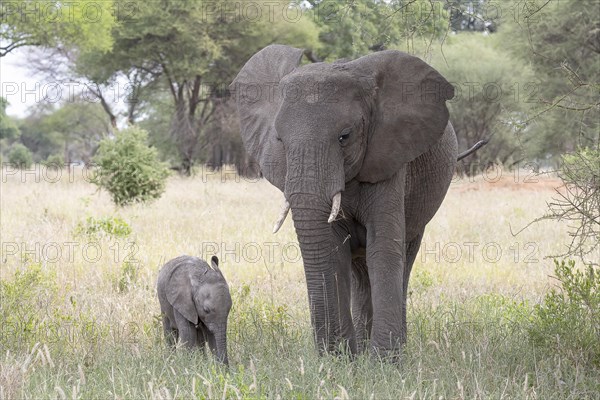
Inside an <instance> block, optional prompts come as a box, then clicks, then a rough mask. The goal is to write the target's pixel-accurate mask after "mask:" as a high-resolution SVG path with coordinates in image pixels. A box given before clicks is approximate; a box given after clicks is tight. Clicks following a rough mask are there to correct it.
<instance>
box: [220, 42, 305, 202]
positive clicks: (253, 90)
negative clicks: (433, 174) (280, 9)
mask: <svg viewBox="0 0 600 400" xmlns="http://www.w3.org/2000/svg"><path fill="white" fill-rule="evenodd" d="M302 55H303V50H302V49H296V48H294V47H289V46H283V45H278V44H273V45H270V46H267V47H265V48H264V49H262V50H261V51H259V52H258V53H256V54H255V55H253V56H252V58H250V60H248V62H247V63H246V65H244V67H243V68H242V69H241V71H240V72H239V74H238V75H237V77H236V78H235V79H234V80H233V82H232V83H231V85H230V86H229V90H230V91H231V92H232V94H233V96H234V97H235V99H236V103H237V108H238V113H239V115H240V128H241V132H242V140H243V142H244V146H245V147H246V150H247V151H248V153H249V154H250V156H252V158H254V160H256V161H257V162H258V163H259V165H260V169H261V171H262V173H263V175H264V177H265V178H267V180H268V181H269V182H271V183H272V184H273V185H275V186H277V187H278V188H279V189H280V190H281V191H283V189H284V185H285V175H286V168H287V165H286V159H285V153H284V148H283V144H282V143H281V142H280V141H279V140H277V134H276V132H275V126H274V122H275V117H276V116H277V113H278V111H279V107H280V105H281V100H282V93H281V92H282V90H281V88H280V87H279V82H280V81H281V79H282V78H283V77H284V76H286V75H287V74H289V73H290V72H291V71H293V70H294V69H295V68H296V67H297V66H298V65H299V64H300V59H301V58H302Z"/></svg>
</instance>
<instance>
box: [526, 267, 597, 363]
mask: <svg viewBox="0 0 600 400" xmlns="http://www.w3.org/2000/svg"><path fill="white" fill-rule="evenodd" d="M554 264H555V268H554V272H555V274H556V279H558V281H559V282H560V288H558V289H552V290H550V292H549V293H548V294H546V297H545V298H544V301H543V302H542V303H541V304H538V305H536V307H535V309H534V318H533V321H532V325H531V327H530V329H529V335H530V337H531V339H532V341H533V342H534V343H535V344H537V345H539V346H543V347H547V348H549V349H551V351H553V352H559V353H561V355H565V356H574V357H577V358H579V357H583V358H584V359H587V360H589V361H591V362H593V363H595V364H598V365H600V271H598V270H597V269H594V267H593V266H587V267H586V269H584V270H579V269H576V268H575V262H574V261H572V260H569V261H568V262H565V261H561V262H558V261H556V260H555V261H554Z"/></svg>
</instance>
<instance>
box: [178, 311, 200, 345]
mask: <svg viewBox="0 0 600 400" xmlns="http://www.w3.org/2000/svg"><path fill="white" fill-rule="evenodd" d="M173 313H174V314H175V323H176V324H177V330H178V331H179V340H180V341H181V344H183V345H184V346H185V347H187V348H193V347H195V346H196V341H197V340H198V336H197V332H196V325H194V324H193V323H192V322H190V321H188V320H187V319H186V318H185V317H184V316H183V315H181V314H180V313H179V312H177V310H173Z"/></svg>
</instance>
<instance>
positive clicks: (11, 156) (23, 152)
mask: <svg viewBox="0 0 600 400" xmlns="http://www.w3.org/2000/svg"><path fill="white" fill-rule="evenodd" d="M8 162H9V163H10V164H12V165H14V166H15V167H18V168H22V169H27V168H29V167H31V164H32V163H33V157H32V155H31V151H30V150H29V149H28V148H27V147H25V145H24V144H23V143H18V142H17V143H14V144H13V145H12V146H11V148H10V152H9V153H8Z"/></svg>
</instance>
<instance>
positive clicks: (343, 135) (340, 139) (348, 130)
mask: <svg viewBox="0 0 600 400" xmlns="http://www.w3.org/2000/svg"><path fill="white" fill-rule="evenodd" d="M351 133H352V129H351V128H346V129H344V130H343V131H342V133H341V135H340V136H339V137H338V142H340V144H344V143H345V142H346V141H347V140H348V139H349V138H350V134H351Z"/></svg>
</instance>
